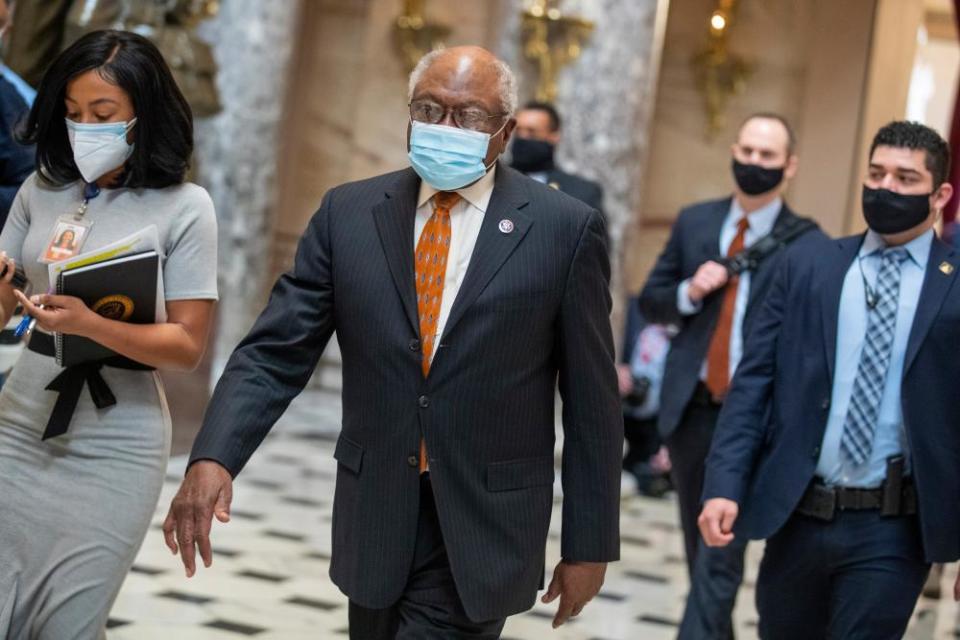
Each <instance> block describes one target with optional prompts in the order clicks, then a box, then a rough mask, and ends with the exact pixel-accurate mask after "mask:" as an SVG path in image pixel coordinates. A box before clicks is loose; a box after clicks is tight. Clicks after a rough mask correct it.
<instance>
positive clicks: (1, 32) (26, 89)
mask: <svg viewBox="0 0 960 640" xmlns="http://www.w3.org/2000/svg"><path fill="white" fill-rule="evenodd" d="M14 6H15V3H13V2H8V1H7V0H0V46H2V43H3V42H5V41H6V39H7V37H8V35H7V34H9V33H10V32H11V30H12V29H13V9H14ZM0 77H2V78H3V79H4V80H6V81H7V82H9V83H10V84H11V85H13V88H14V89H15V90H16V92H17V94H19V96H20V97H21V98H22V99H23V101H24V102H25V103H26V104H27V106H28V107H32V106H33V101H34V99H36V97H37V91H36V90H35V89H34V88H33V87H32V86H30V85H29V84H27V82H26V81H25V80H24V79H23V78H21V77H20V76H19V75H17V73H16V72H14V70H13V69H11V68H10V67H8V66H7V65H5V64H3V63H2V62H0Z"/></svg>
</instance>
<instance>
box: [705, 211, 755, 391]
mask: <svg viewBox="0 0 960 640" xmlns="http://www.w3.org/2000/svg"><path fill="white" fill-rule="evenodd" d="M749 228H750V223H749V222H748V221H747V218H746V216H744V217H743V218H741V219H740V222H738V223H737V235H735V236H734V237H733V242H731V243H730V248H729V249H727V257H728V258H730V257H732V256H735V255H736V254H738V253H740V252H741V251H743V247H744V239H745V237H746V235H747V229H749ZM739 286H740V278H738V277H737V276H731V278H730V280H729V282H727V286H726V288H724V290H723V306H721V307H720V317H719V318H718V319H717V328H716V329H714V331H713V337H712V338H711V339H710V350H709V351H707V389H708V390H709V391H710V394H711V395H712V396H713V398H714V400H721V399H722V398H723V397H724V396H725V395H727V388H728V387H729V386H730V334H731V333H732V332H733V312H734V310H735V309H736V306H737V290H738V289H739Z"/></svg>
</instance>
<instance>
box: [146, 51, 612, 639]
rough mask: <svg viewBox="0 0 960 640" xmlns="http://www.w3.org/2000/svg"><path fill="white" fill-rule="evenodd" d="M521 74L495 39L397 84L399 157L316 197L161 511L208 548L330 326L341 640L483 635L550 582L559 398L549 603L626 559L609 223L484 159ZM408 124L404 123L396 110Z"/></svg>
mask: <svg viewBox="0 0 960 640" xmlns="http://www.w3.org/2000/svg"><path fill="white" fill-rule="evenodd" d="M516 102H517V97H516V82H515V80H514V77H513V74H512V72H511V71H510V69H509V67H507V65H506V64H504V63H503V62H502V61H500V60H498V59H497V58H495V57H494V56H493V55H492V54H491V53H490V52H488V51H485V50H483V49H479V48H476V47H455V48H450V49H444V50H440V51H436V52H433V53H430V54H428V55H427V56H425V57H424V59H423V60H422V61H421V62H420V63H419V64H418V65H417V67H416V68H415V69H414V71H413V73H412V75H411V78H410V95H409V117H410V120H409V122H408V124H407V126H408V135H409V143H408V147H409V154H408V156H409V161H410V165H411V166H410V168H406V169H403V170H401V171H396V172H393V173H389V174H386V175H382V176H376V177H373V178H369V179H366V180H361V181H359V182H353V183H350V184H345V185H341V186H339V187H336V188H334V189H332V190H331V191H329V192H328V193H327V194H326V196H325V197H324V199H323V202H322V203H321V205H320V209H319V210H318V211H317V213H316V215H314V217H313V218H312V220H311V221H310V224H309V226H308V227H307V229H306V231H305V232H304V235H303V238H302V239H301V242H300V246H299V249H298V251H297V257H296V259H295V262H294V266H293V268H292V270H291V271H290V272H289V273H287V274H285V275H284V276H282V277H281V278H280V280H279V281H278V282H277V284H276V285H275V286H274V289H273V294H272V295H271V298H270V302H269V303H268V304H267V307H266V309H265V310H264V311H263V313H262V314H261V315H260V318H259V319H258V320H257V323H256V325H255V326H254V327H253V329H252V330H251V332H250V334H249V335H248V336H247V337H246V338H245V339H244V340H243V342H242V343H241V344H240V345H239V346H238V347H237V349H236V350H235V351H234V353H233V355H232V356H231V358H230V360H229V362H228V363H227V366H226V369H225V371H224V374H223V377H222V378H221V379H220V382H219V384H218V385H217V388H216V391H215V392H214V395H213V398H212V399H211V401H210V406H209V408H208V410H207V414H206V417H205V419H204V424H203V428H202V429H201V431H200V434H199V435H198V436H197V440H196V442H195V443H194V446H193V451H192V453H191V464H190V467H189V468H188V471H187V474H186V478H185V479H184V482H183V485H182V486H181V489H180V492H179V493H178V495H177V497H176V498H175V499H174V501H173V505H172V506H171V510H170V515H169V517H168V518H167V522H166V523H165V525H164V532H165V534H166V538H167V543H168V544H169V545H170V547H171V549H173V550H175V551H179V552H180V553H181V555H182V557H183V560H184V564H185V566H186V569H187V573H188V575H192V574H193V572H194V570H195V554H196V551H197V550H199V552H200V556H201V558H202V559H203V561H204V563H205V564H206V565H207V566H209V564H210V562H211V557H212V556H211V553H212V552H211V547H210V538H209V535H210V524H211V519H212V518H213V516H214V514H216V517H217V518H218V519H220V520H221V521H225V520H226V519H228V516H229V504H230V495H231V486H232V477H233V476H235V475H236V474H237V473H239V472H240V470H241V469H242V468H243V466H244V464H245V463H246V462H247V460H248V459H249V457H250V456H251V455H252V454H253V452H254V450H255V449H256V448H257V446H258V445H259V444H260V442H261V441H262V439H263V438H264V437H265V436H266V434H267V432H268V431H269V430H270V428H271V427H272V426H273V424H274V422H275V421H276V420H277V418H279V416H280V414H281V413H282V412H283V410H284V409H285V408H286V406H287V404H288V403H289V402H290V401H291V400H292V399H293V397H294V396H296V395H297V393H299V392H300V390H301V389H302V388H303V386H304V384H306V382H307V381H308V380H309V379H310V376H311V374H312V373H313V369H314V366H315V365H316V363H317V360H318V359H319V358H320V355H321V353H322V352H323V349H324V347H325V346H326V344H327V341H328V340H329V339H330V336H331V335H332V333H333V332H334V331H336V333H337V338H338V341H339V344H340V348H341V352H342V354H343V425H342V430H341V434H340V437H339V439H338V441H337V445H336V449H335V452H334V457H335V458H336V460H337V462H338V466H337V484H336V494H335V496H334V504H333V536H332V540H333V543H332V544H333V552H332V554H331V562H330V576H331V578H332V580H333V581H334V582H335V583H336V584H337V586H338V587H340V589H341V590H342V591H343V592H344V593H345V594H346V595H347V596H348V597H349V599H350V605H349V612H350V613H349V617H350V637H351V638H357V639H362V640H387V639H391V640H392V639H394V638H401V639H411V640H412V639H414V638H418V639H419V638H478V639H479V638H497V637H499V635H500V631H501V630H502V628H503V626H504V622H505V619H506V617H507V616H509V615H511V614H514V613H518V612H520V611H524V610H526V609H529V608H530V607H531V606H532V605H533V603H534V600H535V598H536V593H537V590H538V589H539V588H542V587H543V585H544V562H545V548H546V540H547V533H548V530H549V526H550V516H551V512H552V508H553V483H554V443H555V440H556V425H555V419H554V408H555V394H556V391H557V387H558V385H559V390H560V395H561V397H562V399H563V429H564V436H565V437H564V447H563V463H562V469H561V480H562V482H563V502H564V504H563V524H562V532H561V537H562V540H561V554H562V560H561V562H560V563H559V564H557V565H556V567H555V568H554V569H553V575H552V578H551V580H550V583H549V587H548V589H547V593H546V594H545V596H544V601H545V602H551V601H554V600H557V599H559V602H558V609H557V614H556V618H555V619H554V625H555V626H559V625H560V624H563V623H564V622H565V621H566V620H567V619H568V618H570V617H572V616H576V615H577V614H578V613H579V612H580V610H581V609H582V608H583V607H584V606H585V605H586V604H587V602H589V600H590V599H591V598H593V597H594V596H595V595H596V594H597V592H598V591H599V589H600V586H601V585H602V584H603V578H604V572H605V570H606V565H607V562H610V561H613V560H616V559H617V558H618V555H619V506H620V504H619V503H620V456H621V454H622V451H623V421H622V418H621V414H620V401H619V397H618V393H617V379H616V370H615V365H614V349H613V335H612V331H611V327H610V319H609V313H610V304H611V300H610V293H609V277H610V266H609V262H608V259H607V251H606V243H605V240H604V238H605V233H604V226H603V220H602V218H601V216H600V214H599V212H597V211H596V210H594V209H591V208H590V207H589V206H587V205H585V204H583V203H582V202H580V201H578V200H574V199H573V198H571V197H569V196H567V195H564V194H563V193H560V192H559V191H557V190H555V189H551V188H549V187H547V186H546V185H542V184H540V183H538V182H536V181H534V180H531V179H529V178H527V177H525V176H523V175H522V174H520V173H518V172H517V171H514V170H513V169H511V168H509V167H507V166H504V165H501V164H499V163H498V158H499V156H500V154H501V153H503V151H504V149H505V148H506V146H507V144H508V142H509V139H510V134H511V133H512V132H513V128H514V126H515V125H516V120H515V119H514V118H513V115H514V112H515V110H516ZM401 124H402V123H401Z"/></svg>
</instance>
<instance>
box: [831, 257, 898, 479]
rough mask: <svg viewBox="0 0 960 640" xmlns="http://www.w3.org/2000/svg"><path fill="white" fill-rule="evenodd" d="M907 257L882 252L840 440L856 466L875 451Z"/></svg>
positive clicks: (848, 456)
mask: <svg viewBox="0 0 960 640" xmlns="http://www.w3.org/2000/svg"><path fill="white" fill-rule="evenodd" d="M907 255H908V254H907V250H906V249H904V248H903V247H893V248H890V249H885V250H884V251H883V258H882V261H881V264H880V273H879V275H878V276H877V284H876V295H877V298H876V300H877V303H876V305H875V306H874V308H873V309H868V311H867V333H866V336H864V342H863V351H862V352H861V354H860V364H859V366H858V367H857V377H856V380H854V383H853V393H852V394H851V396H850V408H849V409H848V410H847V417H846V420H845V421H844V424H843V437H842V438H841V439H840V448H841V450H842V451H843V453H844V454H845V455H846V457H847V459H848V460H850V461H852V462H853V463H854V464H855V465H861V464H863V463H864V462H865V461H866V460H867V458H869V457H870V451H871V449H873V434H874V431H875V430H876V427H877V415H878V414H879V413H880V400H881V399H882V398H883V388H884V385H885V384H886V380H887V369H888V368H889V366H890V352H891V349H892V347H893V337H894V335H895V333H896V329H897V309H898V307H899V299H900V266H901V264H902V263H903V261H904V260H905V259H906V258H907Z"/></svg>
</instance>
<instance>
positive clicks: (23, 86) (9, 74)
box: [0, 63, 37, 107]
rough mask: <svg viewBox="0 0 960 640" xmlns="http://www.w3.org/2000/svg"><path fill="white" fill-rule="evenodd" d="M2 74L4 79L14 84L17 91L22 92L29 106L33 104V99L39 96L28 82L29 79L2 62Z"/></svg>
mask: <svg viewBox="0 0 960 640" xmlns="http://www.w3.org/2000/svg"><path fill="white" fill-rule="evenodd" d="M0 76H3V79H4V80H6V81H7V82H9V83H10V84H12V85H13V88H14V89H16V90H17V93H19V94H20V97H21V98H23V101H24V102H26V103H27V106H28V107H32V106H33V101H34V100H35V99H36V98H37V92H36V90H35V89H34V88H33V87H31V86H30V85H28V84H27V81H26V80H24V79H23V78H21V77H20V76H18V75H17V74H16V73H14V71H13V70H12V69H11V68H10V67H8V66H7V65H5V64H2V63H0Z"/></svg>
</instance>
